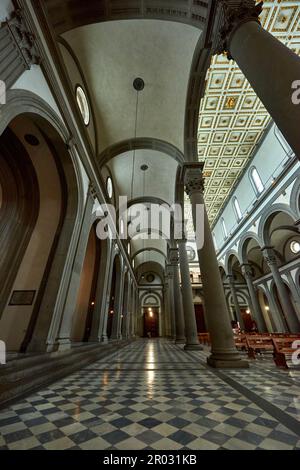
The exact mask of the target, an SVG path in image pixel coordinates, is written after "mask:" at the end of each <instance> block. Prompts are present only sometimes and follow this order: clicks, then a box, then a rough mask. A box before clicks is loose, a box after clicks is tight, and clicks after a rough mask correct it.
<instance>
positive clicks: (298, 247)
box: [290, 240, 300, 255]
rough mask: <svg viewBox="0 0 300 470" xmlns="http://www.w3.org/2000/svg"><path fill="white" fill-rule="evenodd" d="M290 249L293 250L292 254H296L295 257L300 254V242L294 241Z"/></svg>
mask: <svg viewBox="0 0 300 470" xmlns="http://www.w3.org/2000/svg"><path fill="white" fill-rule="evenodd" d="M290 249H291V252H292V253H294V254H295V255H297V254H298V253H300V242H298V241H296V240H293V241H292V242H291V243H290Z"/></svg>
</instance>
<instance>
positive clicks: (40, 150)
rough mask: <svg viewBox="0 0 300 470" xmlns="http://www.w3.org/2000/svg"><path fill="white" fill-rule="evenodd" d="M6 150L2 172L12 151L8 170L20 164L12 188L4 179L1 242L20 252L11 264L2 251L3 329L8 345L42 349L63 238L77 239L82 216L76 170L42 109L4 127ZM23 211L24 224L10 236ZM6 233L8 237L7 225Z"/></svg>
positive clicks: (58, 276)
mask: <svg viewBox="0 0 300 470" xmlns="http://www.w3.org/2000/svg"><path fill="white" fill-rule="evenodd" d="M1 148H2V151H1V154H2V155H4V157H3V158H2V164H1V166H2V169H3V170H4V174H5V171H6V174H8V173H7V171H8V166H7V165H6V169H5V163H4V160H5V159H6V161H7V156H9V155H11V157H10V159H9V161H10V168H11V169H12V165H16V164H17V167H19V169H17V168H15V171H14V178H13V179H11V183H12V185H11V191H10V193H9V192H7V189H6V185H5V184H4V183H2V184H1V186H2V188H3V190H2V198H3V201H2V202H3V204H2V213H3V215H4V216H5V217H4V218H3V219H2V220H3V224H4V225H5V226H6V227H7V228H9V230H10V237H9V239H8V238H7V237H6V243H5V244H4V243H3V244H2V246H3V248H4V249H6V250H7V253H8V254H9V253H11V251H13V252H14V255H13V256H11V255H10V259H11V260H12V259H13V260H14V261H13V262H11V263H10V265H9V266H5V260H4V257H2V262H3V270H2V269H1V272H3V273H5V280H4V282H2V283H1V287H0V288H1V289H2V293H3V295H1V299H2V305H1V313H2V315H1V320H0V322H1V330H2V335H3V337H4V339H5V340H6V342H7V347H8V349H9V350H12V351H22V352H25V351H26V350H28V349H29V350H31V351H36V350H38V351H43V350H45V349H46V347H47V346H46V343H47V336H48V334H49V329H50V325H51V321H52V317H53V311H54V305H55V304H56V301H57V295H58V291H59V285H60V283H61V277H62V275H63V271H64V266H65V258H64V257H63V256H62V253H65V241H66V239H68V240H70V239H71V237H72V232H73V230H74V224H75V220H76V216H77V215H78V212H77V211H78V198H79V196H78V187H77V178H76V170H75V169H74V166H73V162H72V159H71V157H70V155H69V153H68V150H67V148H66V145H65V144H64V141H63V140H62V137H61V136H60V135H59V134H58V133H57V132H56V130H55V128H54V127H53V125H52V123H50V122H49V121H47V120H46V119H45V118H42V117H41V116H39V115H35V114H30V115H28V114H20V115H17V116H16V117H14V118H13V119H12V120H11V122H10V123H9V126H8V127H7V128H6V129H5V130H4V131H3V133H2V136H1ZM5 155H6V157H5ZM14 161H15V163H13V162H14ZM26 162H27V163H26ZM19 164H20V165H19ZM21 169H22V175H20V173H19V172H20V171H21ZM2 175H3V172H2ZM10 175H12V173H10ZM16 184H18V194H17V193H16V192H15V190H14V189H13V188H16ZM22 188H23V189H22ZM25 188H26V189H25ZM5 199H6V200H5ZM30 206H31V207H30ZM3 211H5V212H3ZM17 214H18V216H17V220H19V221H20V222H21V224H20V226H19V230H15V231H14V236H13V237H12V236H11V233H12V232H11V229H13V225H14V224H13V222H12V220H13V219H14V218H15V217H16V215H17ZM15 228H16V227H15ZM1 233H2V235H3V236H5V230H1ZM21 311H22V315H20V312H21ZM16 325H18V327H17V328H16Z"/></svg>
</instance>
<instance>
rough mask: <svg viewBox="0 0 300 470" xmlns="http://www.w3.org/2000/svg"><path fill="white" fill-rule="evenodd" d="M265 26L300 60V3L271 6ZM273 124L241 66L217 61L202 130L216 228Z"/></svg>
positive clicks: (278, 0) (282, 0) (276, 0)
mask: <svg viewBox="0 0 300 470" xmlns="http://www.w3.org/2000/svg"><path fill="white" fill-rule="evenodd" d="M261 23H262V26H263V27H264V28H265V29H267V30H268V31H270V32H271V33H272V34H273V35H274V36H275V37H277V38H278V39H279V40H280V41H282V42H283V43H284V44H285V45H287V46H288V47H289V48H290V49H292V50H294V51H295V52H296V53H297V54H299V55H300V2H299V1H288V0H272V1H265V3H264V9H263V12H262V15H261ZM270 119H271V118H270V115H269V114H268V112H267V111H266V109H265V108H264V106H263V104H262V103H261V101H260V100H259V99H258V98H257V96H256V94H255V92H254V91H253V89H252V88H251V86H250V84H249V82H248V81H247V80H246V79H245V77H244V75H243V74H242V72H241V71H240V69H239V67H238V65H237V64H236V63H235V62H234V61H228V59H227V57H226V56H225V55H224V56H215V57H214V58H213V60H212V63H211V66H210V68H209V70H208V73H207V81H206V91H205V95H204V98H203V99H202V101H201V105H200V115H199V131H198V158H199V161H203V162H205V167H204V168H205V176H206V189H205V200H206V205H207V210H208V216H209V219H210V222H211V223H213V222H214V221H216V219H217V217H218V214H219V213H220V210H221V208H222V207H223V206H224V204H225V203H226V201H227V199H228V197H229V195H230V193H231V191H232V189H233V187H234V185H235V184H236V182H237V181H238V179H239V176H240V175H241V173H242V171H243V169H244V168H245V166H246V165H247V163H248V162H249V160H250V159H251V158H252V157H253V155H254V154H255V151H256V148H257V145H258V144H259V142H260V140H261V138H262V135H263V133H264V131H265V129H266V127H267V126H268V123H269V122H270ZM188 212H190V211H188ZM188 217H189V219H191V216H190V214H189V213H188Z"/></svg>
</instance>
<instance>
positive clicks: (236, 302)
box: [227, 274, 245, 330]
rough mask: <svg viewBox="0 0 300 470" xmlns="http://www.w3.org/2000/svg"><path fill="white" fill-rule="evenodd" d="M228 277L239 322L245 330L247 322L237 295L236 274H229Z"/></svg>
mask: <svg viewBox="0 0 300 470" xmlns="http://www.w3.org/2000/svg"><path fill="white" fill-rule="evenodd" d="M227 279H228V284H229V287H230V292H231V296H232V299H233V303H234V308H235V313H236V316H237V319H238V322H239V324H240V327H241V330H245V324H244V320H243V317H242V313H241V309H240V304H239V301H238V296H237V293H236V290H235V284H234V276H233V275H232V274H228V276H227Z"/></svg>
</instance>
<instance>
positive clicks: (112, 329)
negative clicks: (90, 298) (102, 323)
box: [107, 254, 121, 338]
mask: <svg viewBox="0 0 300 470" xmlns="http://www.w3.org/2000/svg"><path fill="white" fill-rule="evenodd" d="M120 295H121V260H120V257H119V255H118V254H117V255H116V256H115V259H114V262H113V271H112V278H111V288H110V298H109V309H108V319H107V337H108V338H113V337H114V336H115V335H116V334H117V329H118V316H119V315H120V313H121V312H119V301H120Z"/></svg>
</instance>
